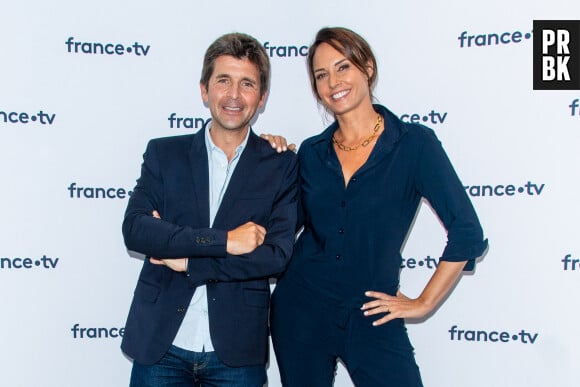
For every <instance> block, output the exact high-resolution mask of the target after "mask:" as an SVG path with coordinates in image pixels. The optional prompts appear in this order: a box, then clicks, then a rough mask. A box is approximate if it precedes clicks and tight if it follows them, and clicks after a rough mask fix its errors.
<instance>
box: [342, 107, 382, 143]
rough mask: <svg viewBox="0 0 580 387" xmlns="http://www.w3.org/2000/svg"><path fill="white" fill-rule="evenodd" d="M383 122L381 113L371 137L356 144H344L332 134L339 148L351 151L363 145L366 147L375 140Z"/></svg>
mask: <svg viewBox="0 0 580 387" xmlns="http://www.w3.org/2000/svg"><path fill="white" fill-rule="evenodd" d="M382 122H383V117H382V116H381V115H380V114H379V116H378V118H377V123H376V125H375V127H374V129H373V134H371V136H370V137H369V138H367V139H366V140H364V141H362V142H361V143H360V144H358V145H355V146H348V145H344V144H343V143H342V142H338V141H337V140H336V138H335V137H334V135H333V136H332V142H333V143H335V144H336V146H337V147H338V149H340V150H342V151H345V152H350V151H353V150H357V149H358V148H360V147H361V146H363V147H365V146H367V145H369V144H370V143H371V141H373V140H374V139H375V137H377V132H378V131H379V128H380V127H381V123H382Z"/></svg>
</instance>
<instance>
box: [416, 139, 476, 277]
mask: <svg viewBox="0 0 580 387" xmlns="http://www.w3.org/2000/svg"><path fill="white" fill-rule="evenodd" d="M426 132H427V134H426V136H425V139H424V140H425V141H424V143H423V147H422V149H421V152H420V155H419V158H418V161H417V162H418V164H417V174H416V186H417V189H418V190H419V192H420V194H421V195H422V196H423V197H424V198H425V199H427V200H428V201H429V204H430V205H431V207H432V208H433V209H434V210H435V212H436V213H437V215H438V217H439V219H440V220H441V222H442V223H443V225H444V226H445V229H446V230H447V245H446V246H445V249H444V251H443V254H442V256H441V258H440V259H441V260H442V261H452V262H461V261H467V262H466V264H465V267H464V270H473V269H474V267H475V259H476V258H478V257H480V256H481V255H482V254H483V253H484V252H485V250H486V249H487V246H488V242H487V239H484V237H483V230H482V227H481V224H480V222H479V219H478V217H477V214H476V212H475V209H474V208H473V204H472V203H471V200H470V199H469V197H468V196H467V193H466V192H465V189H464V187H463V184H462V183H461V180H460V179H459V177H458V176H457V173H456V172H455V170H454V168H453V165H452V164H451V162H450V160H449V158H448V157H447V154H446V153H445V151H444V149H443V147H442V146H441V143H440V142H439V140H438V139H437V137H436V136H435V134H434V133H433V131H432V130H427V131H426Z"/></svg>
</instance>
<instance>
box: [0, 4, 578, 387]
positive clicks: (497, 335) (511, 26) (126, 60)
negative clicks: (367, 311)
mask: <svg viewBox="0 0 580 387" xmlns="http://www.w3.org/2000/svg"><path fill="white" fill-rule="evenodd" d="M1 14H2V17H1V19H2V20H1V22H0V55H1V61H0V147H1V150H2V151H1V153H0V155H1V156H0V157H1V163H0V182H1V184H2V185H1V189H0V203H1V204H2V208H1V210H0V213H1V216H0V292H1V294H2V301H1V304H0V305H1V311H2V323H1V325H0V364H1V365H0V370H1V372H0V385H2V386H10V387H13V386H26V387H28V386H43V387H52V386H55V387H56V386H58V387H63V386H64V387H67V386H71V387H73V386H89V387H90V386H95V387H96V386H125V385H127V382H128V376H129V372H130V366H131V363H130V361H129V360H128V359H126V358H125V357H124V356H123V354H122V353H121V351H120V349H119V344H120V337H119V330H120V329H121V328H122V327H123V324H124V322H125V318H126V315H127V312H128V308H129V302H130V300H131V297H132V292H133V289H134V286H135V284H136V280H137V274H138V271H139V269H140V266H141V261H139V260H138V259H135V258H132V257H130V256H129V255H128V254H127V251H126V250H125V248H124V245H123V242H122V238H121V221H122V217H123V211H124V209H125V206H126V203H127V193H126V192H128V191H130V190H131V189H132V187H133V186H134V184H135V179H136V178H137V177H138V174H139V170H140V163H141V161H142V153H143V151H144V149H145V145H146V142H147V140H148V139H150V138H152V137H161V136H169V135H175V134H183V133H189V132H192V131H195V130H197V129H199V123H200V121H202V120H206V119H207V118H208V117H209V112H208V111H207V110H206V109H205V108H204V106H203V104H202V102H201V98H200V95H199V87H198V80H199V75H200V70H201V59H202V56H203V53H204V52H205V49H206V48H207V46H208V45H209V44H210V43H211V42H212V41H213V40H214V39H215V38H217V37H218V36H219V35H222V34H224V33H226V32H232V31H242V32H246V33H249V34H251V35H253V36H255V37H256V38H257V39H259V40H260V41H261V42H263V43H264V45H267V46H268V47H270V48H269V52H270V54H271V60H272V67H273V74H272V87H271V91H270V97H269V99H268V103H267V107H266V110H265V112H264V113H263V114H261V115H260V117H259V118H258V120H257V122H256V124H255V125H254V129H255V130H256V132H258V133H264V132H273V133H281V134H283V135H285V136H287V137H288V138H289V139H290V140H291V141H293V142H296V143H300V142H301V141H302V140H303V139H305V138H306V137H309V136H311V135H313V134H316V133H318V132H320V131H321V130H322V129H323V127H324V126H326V124H327V123H328V121H327V119H326V117H324V114H322V113H321V111H320V110H319V109H318V108H317V106H316V103H315V101H314V98H313V97H312V96H311V93H310V89H309V85H308V80H307V74H306V70H305V63H304V57H303V56H301V55H300V50H299V49H300V47H302V46H308V45H309V44H310V42H311V40H312V39H313V37H314V34H315V32H316V31H317V30H318V29H319V28H320V27H322V26H327V25H342V26H346V27H349V28H352V29H354V30H355V31H357V32H359V33H360V34H362V35H363V36H364V37H365V38H366V39H367V40H368V41H369V43H370V44H371V45H372V47H373V49H374V51H375V53H376V55H377V57H378V61H379V86H378V88H377V89H376V91H375V94H376V96H377V97H378V100H379V101H380V102H381V103H383V104H385V105H387V106H388V107H389V108H390V109H391V110H393V111H394V112H395V113H396V114H398V115H400V116H402V117H404V118H405V119H412V118H413V114H417V116H415V119H419V120H423V118H424V119H425V121H421V122H425V123H426V124H427V125H428V126H430V127H432V128H433V129H434V130H435V131H436V133H437V135H438V136H439V138H440V139H441V141H442V142H443V144H444V147H445V148H446V150H447V152H448V154H449V156H450V157H451V159H452V161H453V162H454V164H455V166H456V169H457V171H458V173H459V174H460V176H461V178H462V180H463V182H464V184H465V185H466V186H468V187H469V188H467V190H468V192H469V193H470V195H471V196H472V200H473V202H474V205H475V207H476V209H477V211H478V213H479V216H480V219H481V222H482V224H483V226H484V230H485V234H486V236H487V237H488V238H489V240H490V250H489V252H488V254H487V255H486V256H485V258H484V259H483V261H482V262H480V264H479V265H478V268H477V270H476V272H475V274H474V275H466V276H465V277H464V278H463V279H462V280H461V282H460V284H459V285H458V287H457V288H456V290H455V292H454V293H453V295H452V296H451V297H450V298H449V299H448V300H447V302H446V303H445V304H444V305H443V306H442V307H441V308H440V309H439V310H438V313H436V314H435V315H434V316H432V317H431V318H429V319H427V320H426V321H422V322H420V323H414V322H411V323H410V324H409V332H410V335H411V339H412V341H413V343H414V346H415V347H416V355H417V361H418V363H419V366H420V368H421V371H422V374H423V378H424V383H425V385H426V386H441V387H465V386H477V387H479V386H481V387H484V386H485V387H488V386H526V387H536V386H537V387H540V386H542V387H544V386H564V387H568V386H578V385H580V377H579V375H578V364H579V363H580V338H579V337H580V334H579V333H578V328H577V326H578V319H579V317H580V314H579V312H578V301H577V300H578V294H580V283H579V280H578V279H579V276H580V263H578V262H579V259H580V244H579V239H578V221H577V219H579V218H580V209H579V208H580V207H579V206H578V201H577V193H578V192H579V190H580V179H579V178H578V177H579V174H578V171H577V166H578V165H579V164H580V152H578V150H577V149H578V146H579V145H580V116H579V115H578V114H579V113H578V112H577V111H575V112H574V113H575V114H573V111H572V109H571V108H570V106H569V105H571V104H572V101H574V100H576V99H578V98H580V91H534V90H532V39H531V30H532V23H533V20H534V19H545V20H551V19H554V20H558V19H576V20H578V19H580V3H579V2H578V1H576V0H568V1H564V0H553V1H550V2H548V1H541V2H540V1H525V0H517V1H505V0H503V1H498V0H493V1H486V2H465V1H459V0H447V1H436V2H429V1H409V2H403V3H402V4H399V3H395V2H386V1H382V0H376V1H358V2H352V1H345V0H334V1H329V0H327V1H321V2H313V1H306V0H295V1H293V2H284V3H278V2H268V1H265V0H262V1H258V0H249V1H248V0H247V1H236V2H233V1H225V0H222V1H219V2H218V1H214V2H195V1H185V0H175V1H169V2H159V1H150V0H141V1H133V0H131V1H121V2H119V1H112V0H100V1H98V2H97V1H91V2H73V1H65V0H61V1H57V2H45V1H40V0H35V1H26V0H21V1H18V2H10V3H5V4H3V5H2V13H1ZM464 31H465V33H464V34H463V36H465V37H466V38H465V39H463V40H460V39H459V38H460V36H461V35H462V33H463V32H464ZM506 33H507V34H506ZM490 34H492V35H493V34H496V35H497V36H498V37H500V40H499V42H498V43H497V44H496V43H495V40H494V39H495V38H494V37H493V36H492V37H491V38H490V39H491V40H489V41H488V40H487V39H488V35H490ZM526 34H527V35H526ZM469 36H472V38H471V39H469ZM69 38H72V39H69ZM502 39H503V41H504V42H503V43H502V42H501V40H502ZM67 41H69V42H70V44H69V45H67V43H66V42H67ZM75 43H78V44H76V45H75ZM83 43H84V44H83ZM93 43H99V44H101V45H102V47H103V49H105V51H107V50H108V51H109V52H112V54H107V53H106V52H105V53H104V54H100V53H99V54H93V53H88V52H89V51H91V52H92V51H93V49H94V48H95V45H94V44H93ZM107 44H111V45H109V46H107ZM462 44H463V46H462ZM274 47H276V48H274ZM289 47H296V48H298V55H295V51H292V49H290V48H289ZM97 49H98V47H97ZM129 50H130V52H129ZM302 51H304V50H302ZM121 54H122V55H121ZM289 54H292V55H289ZM576 110H577V109H576ZM172 113H175V114H174V116H173V117H175V120H173V121H170V120H169V118H170V117H171V115H172ZM177 118H182V120H177ZM186 118H187V119H186ZM177 122H179V123H180V125H179V127H177ZM196 123H197V125H195V124H196ZM73 183H74V185H73ZM73 187H75V189H73ZM79 187H82V188H83V189H82V190H80V191H79V190H78V189H76V188H79ZM97 188H104V189H105V194H108V195H109V196H108V197H107V198H102V195H101V191H99V190H97ZM111 188H113V189H112V190H111ZM490 190H491V191H490ZM97 194H98V195H100V196H99V197H98V198H97V197H95V196H96V195H97ZM444 242H445V235H444V230H443V229H442V228H441V226H440V225H439V222H438V221H437V219H436V218H435V217H434V216H433V214H432V212H431V210H430V209H429V208H428V207H427V206H423V207H422V210H421V212H420V214H419V216H418V219H417V222H416V224H415V228H414V230H413V232H412V234H411V235H410V237H409V240H408V242H407V244H406V246H405V249H404V252H403V256H404V257H405V259H406V261H405V262H406V265H405V266H406V267H405V268H403V270H402V290H403V291H404V292H406V293H407V294H409V295H411V296H416V295H418V293H419V292H420V291H421V289H422V288H423V286H424V284H425V282H426V281H427V279H428V278H429V276H430V275H431V273H432V272H433V263H434V262H435V261H434V259H436V258H438V257H439V255H440V253H441V251H442V249H443V246H444ZM460 331H462V332H460ZM268 374H269V378H270V382H269V386H270V387H274V386H279V385H280V382H279V378H278V372H277V368H276V364H275V360H274V357H273V354H272V362H271V364H270V367H269V371H268ZM335 385H336V386H340V387H347V386H352V383H351V382H350V380H349V378H348V375H346V373H345V371H344V368H343V367H342V366H341V367H339V369H338V374H337V378H336V383H335ZM363 387H364V386H363Z"/></svg>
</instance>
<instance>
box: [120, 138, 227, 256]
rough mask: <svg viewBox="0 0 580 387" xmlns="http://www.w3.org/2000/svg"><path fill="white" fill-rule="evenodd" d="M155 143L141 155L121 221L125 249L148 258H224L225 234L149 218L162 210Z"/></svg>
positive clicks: (161, 189)
mask: <svg viewBox="0 0 580 387" xmlns="http://www.w3.org/2000/svg"><path fill="white" fill-rule="evenodd" d="M156 144H157V143H156V140H151V141H150V142H149V144H148V145H147V150H146V151H145V154H144V155H143V164H142V166H141V176H140V177H139V179H138V180H137V185H136V186H135V189H134V190H133V194H132V195H131V198H130V199H129V203H128V205H127V210H126V211H125V218H124V220H123V226H122V230H123V238H124V241H125V245H126V246H127V248H128V249H129V250H133V251H136V252H138V253H141V254H145V255H147V256H151V257H158V258H181V257H197V256H202V257H222V258H223V257H225V256H226V236H227V234H226V232H225V231H222V230H215V229H210V228H202V229H194V228H192V227H188V226H179V225H176V224H173V223H170V222H166V221H164V220H162V219H156V218H154V217H153V216H152V214H153V211H154V210H159V209H161V208H163V176H162V173H161V169H160V163H159V155H158V149H157V145H156Z"/></svg>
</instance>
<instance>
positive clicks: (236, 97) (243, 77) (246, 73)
mask: <svg viewBox="0 0 580 387" xmlns="http://www.w3.org/2000/svg"><path fill="white" fill-rule="evenodd" d="M200 88H201V97H202V99H203V102H204V103H206V104H207V105H208V106H209V110H210V112H211V117H212V126H211V127H212V130H214V129H217V130H240V131H241V130H244V129H246V128H247V127H248V126H249V124H250V121H251V119H252V117H254V114H255V113H256V110H258V108H261V107H262V106H263V105H264V102H265V100H266V93H264V95H260V73H259V71H258V68H257V67H256V65H254V64H253V63H252V62H250V61H249V60H248V59H247V58H243V59H237V58H234V57H233V56H229V55H224V56H220V57H218V58H217V59H216V61H215V65H214V70H213V73H212V75H211V77H210V79H209V82H208V86H207V88H206V87H205V85H203V84H200Z"/></svg>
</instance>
